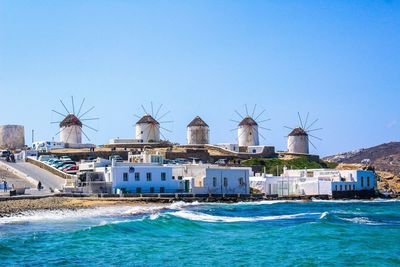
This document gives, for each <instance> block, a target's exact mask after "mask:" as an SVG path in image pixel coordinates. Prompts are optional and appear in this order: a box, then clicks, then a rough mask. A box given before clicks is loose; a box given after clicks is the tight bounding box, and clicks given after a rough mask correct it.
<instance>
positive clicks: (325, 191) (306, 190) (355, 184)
mask: <svg viewBox="0 0 400 267" xmlns="http://www.w3.org/2000/svg"><path fill="white" fill-rule="evenodd" d="M250 186H251V187H252V188H254V189H256V190H258V191H260V192H262V193H265V194H267V195H278V196H288V195H303V196H314V195H328V196H332V195H335V194H342V195H345V194H346V193H353V192H362V191H373V190H374V189H375V188H376V179H375V174H374V173H373V172H372V171H365V170H349V171H347V170H343V171H342V170H334V169H312V170H307V169H300V170H288V169H285V170H284V173H283V174H282V175H281V176H272V175H269V176H268V175H262V176H255V177H250ZM341 192H343V193H341Z"/></svg>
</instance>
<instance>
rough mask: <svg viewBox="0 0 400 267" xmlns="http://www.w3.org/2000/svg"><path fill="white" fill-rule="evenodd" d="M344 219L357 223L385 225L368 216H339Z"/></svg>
mask: <svg viewBox="0 0 400 267" xmlns="http://www.w3.org/2000/svg"><path fill="white" fill-rule="evenodd" d="M339 219H341V220H343V221H347V222H351V223H356V224H368V225H383V224H382V223H378V222H374V221H371V220H370V219H368V218H366V217H354V218H339Z"/></svg>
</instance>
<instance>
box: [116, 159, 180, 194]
mask: <svg viewBox="0 0 400 267" xmlns="http://www.w3.org/2000/svg"><path fill="white" fill-rule="evenodd" d="M111 173H112V174H111V176H112V182H113V188H114V189H122V188H123V189H125V190H126V191H128V192H131V193H136V189H137V188H140V190H141V193H150V189H151V188H154V193H160V188H161V187H163V188H164V189H165V191H164V192H165V193H176V192H178V191H179V190H183V189H184V182H183V181H178V180H176V179H175V180H173V179H172V168H171V167H164V166H138V165H131V166H130V167H129V166H115V167H112V168H111ZM124 173H127V175H128V181H124V179H123V178H124ZM135 173H139V176H140V178H139V179H140V180H139V181H137V180H136V179H135ZM147 173H151V181H148V180H147ZM162 173H165V175H166V177H165V181H163V180H162V179H161V174H162Z"/></svg>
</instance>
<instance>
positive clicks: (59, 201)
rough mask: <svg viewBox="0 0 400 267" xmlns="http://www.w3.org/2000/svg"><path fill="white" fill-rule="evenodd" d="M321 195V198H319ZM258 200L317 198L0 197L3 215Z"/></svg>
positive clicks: (0, 210) (0, 215)
mask: <svg viewBox="0 0 400 267" xmlns="http://www.w3.org/2000/svg"><path fill="white" fill-rule="evenodd" d="M317 199H318V198H317ZM374 199H382V200H390V199H397V200H399V199H400V198H399V197H397V198H385V199H383V198H379V197H377V198H373V199H320V200H323V201H329V200H332V201H338V200H339V201H346V200H348V201H351V200H360V201H362V200H365V201H368V200H374ZM258 201H304V202H310V201H313V199H302V198H270V199H267V198H265V199H254V200H251V199H247V200H241V201H232V199H214V198H212V199H200V200H199V199H166V198H132V197H130V198H129V197H118V198H117V197H112V198H111V197H110V198H100V197H87V196H86V197H78V196H73V197H71V196H57V195H52V196H40V197H22V198H7V199H2V200H0V218H1V217H10V216H13V215H18V214H21V213H23V212H28V211H36V210H49V211H53V210H78V209H79V210H80V209H90V208H99V207H112V206H132V207H134V206H136V207H138V206H154V205H156V204H172V203H175V202H185V203H192V202H199V203H228V204H229V203H230V204H232V203H240V202H249V203H251V202H258Z"/></svg>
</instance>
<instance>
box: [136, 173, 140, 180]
mask: <svg viewBox="0 0 400 267" xmlns="http://www.w3.org/2000/svg"><path fill="white" fill-rule="evenodd" d="M135 181H140V172H135Z"/></svg>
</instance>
